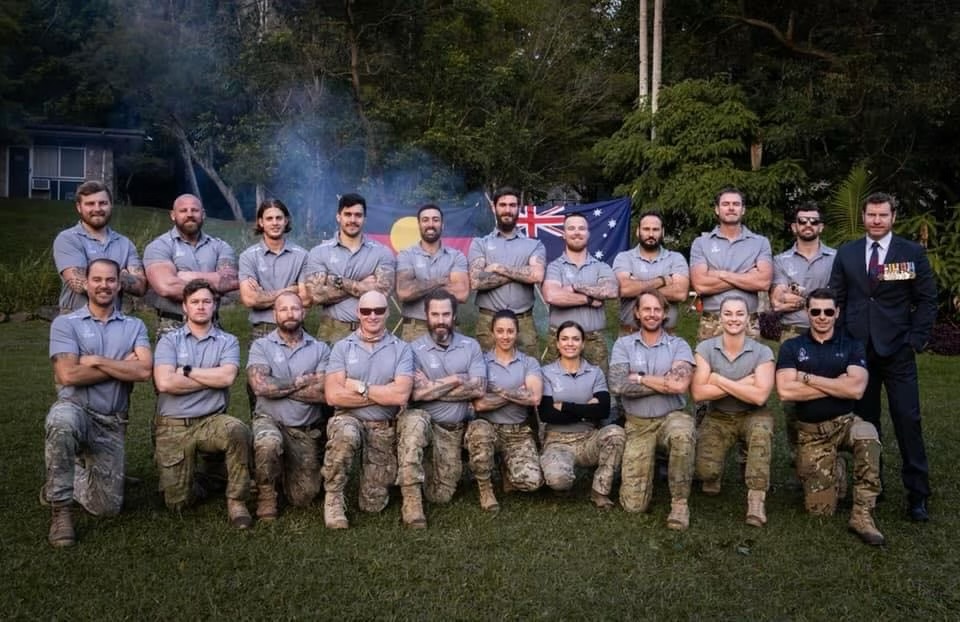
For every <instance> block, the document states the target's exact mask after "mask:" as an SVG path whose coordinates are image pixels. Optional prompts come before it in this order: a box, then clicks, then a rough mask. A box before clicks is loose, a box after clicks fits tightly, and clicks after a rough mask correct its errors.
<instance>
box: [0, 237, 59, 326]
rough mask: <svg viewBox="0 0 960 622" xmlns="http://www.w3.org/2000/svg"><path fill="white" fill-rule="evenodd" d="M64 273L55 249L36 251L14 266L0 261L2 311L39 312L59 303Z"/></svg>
mask: <svg viewBox="0 0 960 622" xmlns="http://www.w3.org/2000/svg"><path fill="white" fill-rule="evenodd" d="M59 296H60V276H59V275H58V274H57V271H56V269H55V268H54V267H53V256H52V251H50V250H49V249H47V250H44V251H43V252H36V251H34V252H32V253H30V254H28V255H27V256H25V257H23V258H22V259H20V260H19V261H18V262H17V263H15V264H13V265H9V264H0V312H3V313H14V312H17V311H35V310H37V309H38V308H40V307H42V306H44V305H53V304H56V303H57V300H58V298H59Z"/></svg>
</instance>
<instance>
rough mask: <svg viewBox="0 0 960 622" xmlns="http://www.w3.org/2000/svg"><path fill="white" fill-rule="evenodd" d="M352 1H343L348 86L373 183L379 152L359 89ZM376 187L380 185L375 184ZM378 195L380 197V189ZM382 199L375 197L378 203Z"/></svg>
mask: <svg viewBox="0 0 960 622" xmlns="http://www.w3.org/2000/svg"><path fill="white" fill-rule="evenodd" d="M353 3H354V0H345V2H344V7H345V9H346V12H347V45H348V46H349V48H350V84H351V86H352V87H353V102H354V106H355V107H356V110H357V119H358V120H359V121H360V126H361V127H362V128H363V133H364V143H365V144H366V160H367V161H366V167H365V168H366V172H367V174H368V175H369V176H370V178H371V179H372V180H373V181H375V182H380V181H382V179H381V171H380V150H379V147H378V145H377V138H376V136H375V135H374V131H373V124H371V123H370V119H369V118H368V117H367V113H366V109H365V108H364V105H363V93H362V92H361V90H360V88H361V85H360V36H359V30H358V27H357V24H356V22H355V20H354V16H353ZM377 185H378V186H381V184H379V183H377ZM380 194H381V195H382V194H383V192H382V188H381V192H380ZM382 199H383V197H382V196H379V197H376V198H375V200H377V201H380V200H382Z"/></svg>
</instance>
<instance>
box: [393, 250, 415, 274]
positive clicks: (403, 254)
mask: <svg viewBox="0 0 960 622" xmlns="http://www.w3.org/2000/svg"><path fill="white" fill-rule="evenodd" d="M412 255H413V253H411V252H410V249H407V248H405V249H403V250H402V251H400V252H399V253H397V272H403V271H405V270H410V271H412V270H413V257H412Z"/></svg>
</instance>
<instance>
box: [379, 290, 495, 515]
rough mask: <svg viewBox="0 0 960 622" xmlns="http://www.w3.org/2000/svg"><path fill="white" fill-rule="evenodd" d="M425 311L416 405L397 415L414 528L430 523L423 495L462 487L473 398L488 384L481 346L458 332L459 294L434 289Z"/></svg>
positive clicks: (440, 497)
mask: <svg viewBox="0 0 960 622" xmlns="http://www.w3.org/2000/svg"><path fill="white" fill-rule="evenodd" d="M423 310H424V312H425V315H426V317H427V325H428V333H427V334H426V335H423V336H422V337H419V338H418V339H416V340H415V341H414V342H413V343H411V344H410V347H411V348H412V349H413V356H414V359H415V360H416V367H417V371H416V374H415V375H414V380H413V397H412V401H413V402H414V404H413V408H410V409H408V410H406V411H404V412H403V413H402V414H401V415H400V417H399V418H398V419H397V436H398V440H397V442H398V448H397V456H398V460H399V463H400V477H399V480H398V481H399V484H400V487H401V490H402V492H403V508H402V511H401V515H402V517H403V523H404V524H405V525H407V526H408V527H414V528H423V527H426V526H427V518H426V516H425V515H424V512H423V500H422V497H423V496H425V497H426V498H427V501H429V502H431V503H448V502H449V501H450V499H452V498H453V493H455V492H456V491H457V484H458V483H459V482H460V476H461V475H462V474H463V461H462V460H461V458H460V455H461V451H462V449H463V434H464V431H465V430H466V427H467V422H468V421H469V420H470V417H471V414H472V412H471V408H470V402H471V401H472V400H474V399H477V398H480V397H482V396H483V394H484V392H485V391H486V387H487V367H486V363H484V361H483V353H482V352H481V351H480V344H479V343H477V341H476V340H475V339H471V338H470V337H466V336H464V335H461V334H460V333H458V332H456V331H455V330H454V326H455V325H456V320H457V299H456V298H455V297H454V295H453V294H451V293H450V292H447V291H444V290H434V291H432V292H430V293H429V294H427V296H426V298H424V301H423ZM428 448H429V453H427V454H426V455H424V452H425V450H427V449H428Z"/></svg>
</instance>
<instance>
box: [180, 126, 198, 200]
mask: <svg viewBox="0 0 960 622" xmlns="http://www.w3.org/2000/svg"><path fill="white" fill-rule="evenodd" d="M177 140H178V141H179V142H180V157H181V158H182V159H183V171H184V173H186V177H187V185H188V186H190V194H192V195H193V196H195V197H199V196H200V184H198V183H197V173H196V171H194V170H193V159H192V158H191V157H190V151H189V150H188V149H187V147H186V146H187V145H188V144H189V143H188V142H187V137H186V136H184V137H183V138H180V135H179V133H178V134H177Z"/></svg>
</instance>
